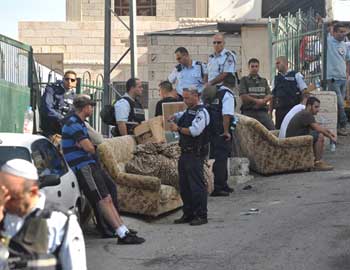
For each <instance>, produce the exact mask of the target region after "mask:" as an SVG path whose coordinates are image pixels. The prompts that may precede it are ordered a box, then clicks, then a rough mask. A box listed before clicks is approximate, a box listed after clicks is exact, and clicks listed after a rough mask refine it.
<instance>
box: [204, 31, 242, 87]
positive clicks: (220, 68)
mask: <svg viewBox="0 0 350 270" xmlns="http://www.w3.org/2000/svg"><path fill="white" fill-rule="evenodd" d="M213 46H214V53H213V54H211V55H209V61H208V85H222V84H223V82H224V81H225V82H226V85H227V86H229V87H230V88H231V89H233V88H234V86H235V84H236V79H235V72H236V62H237V60H236V56H235V54H234V53H233V52H231V51H229V50H226V49H225V48H224V46H225V40H224V36H223V35H222V34H216V35H215V36H214V37H213Z"/></svg>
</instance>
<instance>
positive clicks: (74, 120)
mask: <svg viewBox="0 0 350 270" xmlns="http://www.w3.org/2000/svg"><path fill="white" fill-rule="evenodd" d="M84 139H89V140H90V138H89V134H88V130H87V127H86V126H85V123H84V121H82V120H81V119H80V118H79V116H77V115H76V114H73V115H72V116H71V117H70V118H69V119H68V121H66V123H65V125H64V126H63V128H62V150H63V155H64V158H65V159H66V160H67V162H68V164H69V166H70V167H71V168H72V170H73V171H75V172H76V171H77V170H80V169H81V168H83V167H85V166H86V165H88V164H91V163H96V161H95V159H94V157H93V156H92V155H91V154H90V153H88V152H86V151H85V150H84V149H83V148H81V147H80V146H79V142H80V141H82V140H84Z"/></svg>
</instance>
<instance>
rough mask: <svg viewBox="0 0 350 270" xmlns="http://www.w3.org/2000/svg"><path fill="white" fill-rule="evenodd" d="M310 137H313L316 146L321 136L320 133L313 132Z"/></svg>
mask: <svg viewBox="0 0 350 270" xmlns="http://www.w3.org/2000/svg"><path fill="white" fill-rule="evenodd" d="M310 135H311V136H312V138H313V142H314V144H315V143H316V142H317V140H318V137H319V136H320V133H319V132H318V131H316V130H312V131H311V132H310Z"/></svg>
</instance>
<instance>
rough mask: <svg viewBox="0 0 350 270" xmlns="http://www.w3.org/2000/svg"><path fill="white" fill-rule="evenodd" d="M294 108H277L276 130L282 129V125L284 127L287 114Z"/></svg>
mask: <svg viewBox="0 0 350 270" xmlns="http://www.w3.org/2000/svg"><path fill="white" fill-rule="evenodd" d="M292 108H293V107H286V108H284V107H281V108H277V109H276V112H275V116H276V125H275V126H276V129H280V128H281V125H282V121H283V119H284V117H285V116H286V115H287V113H288V112H289V111H290V110H291V109H292Z"/></svg>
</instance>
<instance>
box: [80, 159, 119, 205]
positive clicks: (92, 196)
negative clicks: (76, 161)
mask: <svg viewBox="0 0 350 270" xmlns="http://www.w3.org/2000/svg"><path fill="white" fill-rule="evenodd" d="M76 175H77V178H78V183H79V187H80V188H81V189H82V191H83V193H84V195H85V196H86V197H87V199H88V200H89V202H90V204H91V206H95V205H96V204H97V203H98V202H99V201H101V200H102V199H104V198H106V197H107V196H108V195H110V192H109V190H108V183H107V181H113V180H111V179H110V176H109V175H108V174H107V173H106V172H104V171H103V170H102V169H101V167H99V166H98V165H97V164H94V163H92V164H88V165H87V166H85V167H83V168H81V169H80V170H78V171H77V173H76Z"/></svg>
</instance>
